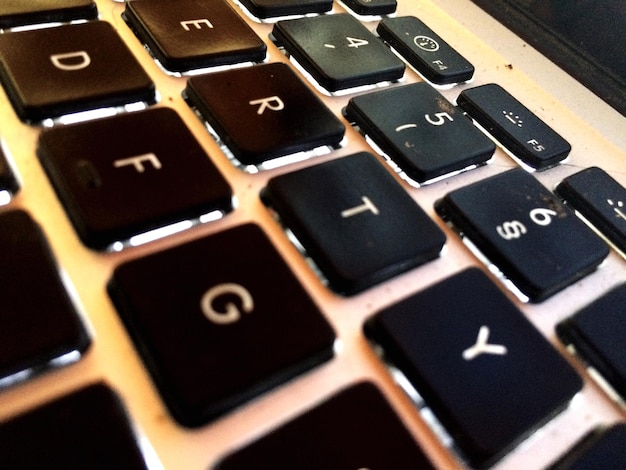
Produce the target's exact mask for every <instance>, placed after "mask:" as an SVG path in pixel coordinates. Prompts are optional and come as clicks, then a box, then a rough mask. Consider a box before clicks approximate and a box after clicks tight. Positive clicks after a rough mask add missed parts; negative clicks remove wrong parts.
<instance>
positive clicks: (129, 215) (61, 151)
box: [37, 108, 233, 250]
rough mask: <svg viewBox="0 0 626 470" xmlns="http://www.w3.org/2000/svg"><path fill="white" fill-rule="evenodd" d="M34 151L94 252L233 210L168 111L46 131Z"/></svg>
mask: <svg viewBox="0 0 626 470" xmlns="http://www.w3.org/2000/svg"><path fill="white" fill-rule="evenodd" d="M37 154H38V156H39V159H40V161H41V162H42V164H43V166H44V168H45V170H46V172H47V174H48V177H49V178H50V180H51V181H52V184H53V185H54V187H55V189H56V191H57V194H58V195H59V198H60V199H61V202H63V205H64V206H65V209H66V210H67V213H68V215H69V217H70V219H71V220H72V223H73V224H74V227H75V228H76V231H77V232H78V235H79V236H80V238H81V239H82V241H83V242H84V243H85V244H86V245H87V246H89V247H91V248H95V249H98V250H103V249H119V248H121V247H123V246H126V245H127V244H130V245H138V244H141V243H142V242H144V241H148V240H150V239H151V238H159V236H160V235H159V229H161V230H162V231H163V233H164V234H165V233H167V227H170V228H175V227H180V228H184V227H185V226H191V224H192V221H193V222H197V221H200V222H202V221H203V220H215V219H218V218H220V217H221V216H223V215H224V214H226V213H228V212H230V211H231V210H232V208H233V195H232V191H231V189H230V185H229V184H228V182H227V181H226V180H225V179H224V177H223V176H222V175H221V173H220V172H219V171H218V169H217V168H216V167H215V165H214V164H213V163H212V162H211V159H210V158H209V156H208V155H207V154H206V152H205V151H204V150H203V149H202V147H200V145H199V144H198V142H197V141H196V140H195V138H194V137H193V135H192V134H191V132H189V130H188V129H187V127H186V125H185V124H184V123H183V122H182V120H181V119H180V118H179V117H178V115H177V114H176V112H174V111H173V110H171V109H168V108H155V109H150V110H147V111H142V112H137V113H130V114H123V115H120V116H115V117H112V118H106V119H102V120H95V121H89V122H85V123H80V124H74V125H68V126H60V127H54V128H52V129H48V130H46V131H44V132H43V133H42V134H41V136H40V139H39V146H38V149H37ZM177 230H178V229H177ZM177 230H173V231H174V232H175V231H177ZM161 236H162V235H161Z"/></svg>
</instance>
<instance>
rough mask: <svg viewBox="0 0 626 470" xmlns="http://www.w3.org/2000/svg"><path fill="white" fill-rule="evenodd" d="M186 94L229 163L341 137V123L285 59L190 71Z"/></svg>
mask: <svg viewBox="0 0 626 470" xmlns="http://www.w3.org/2000/svg"><path fill="white" fill-rule="evenodd" d="M185 96H186V98H187V101H188V102H189V104H190V105H191V106H193V107H194V108H195V109H196V110H197V111H198V112H199V113H200V114H201V115H202V117H203V118H204V119H205V120H206V121H207V123H208V124H209V125H210V126H211V128H212V129H213V131H214V132H215V133H216V134H217V137H218V138H219V139H220V140H221V141H222V143H223V144H224V145H225V146H226V147H227V149H228V151H229V152H231V153H232V155H233V157H234V159H235V161H234V163H235V164H236V165H238V166H241V167H242V168H244V169H247V170H249V171H258V170H259V169H264V168H270V167H272V166H277V165H280V164H281V163H282V164H284V163H286V162H289V161H291V160H292V159H293V160H296V159H302V158H306V156H307V152H312V151H314V150H315V149H318V148H333V147H338V146H339V145H340V143H341V141H342V140H343V136H344V132H345V127H344V125H343V123H342V122H341V121H340V120H339V119H338V118H337V117H336V116H335V115H334V114H333V113H332V112H331V111H330V109H328V108H327V107H326V105H325V104H324V103H322V101H321V100H320V99H319V98H318V97H317V96H315V94H314V93H313V92H312V91H311V89H310V88H309V87H307V86H306V85H305V84H304V82H303V81H302V80H301V79H300V78H299V77H298V76H297V75H296V74H295V73H294V71H293V70H291V69H290V68H289V66H288V65H287V64H281V63H272V64H264V65H257V66H254V67H246V68H243V69H236V70H228V71H225V72H219V73H212V74H206V75H202V76H197V77H191V78H190V79H189V81H188V82H187V88H186V89H185ZM300 152H303V153H302V154H300V155H296V154H299V153H300ZM326 153H327V152H326ZM311 155H314V153H312V154H311ZM280 157H284V158H282V159H281V158H280Z"/></svg>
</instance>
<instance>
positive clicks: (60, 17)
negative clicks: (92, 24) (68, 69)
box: [0, 0, 98, 29]
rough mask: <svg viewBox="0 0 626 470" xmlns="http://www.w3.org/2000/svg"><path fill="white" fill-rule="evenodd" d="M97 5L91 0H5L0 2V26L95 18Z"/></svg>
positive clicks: (3, 27) (10, 26)
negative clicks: (25, 0)
mask: <svg viewBox="0 0 626 470" xmlns="http://www.w3.org/2000/svg"><path fill="white" fill-rule="evenodd" d="M96 18H98V7H97V5H96V3H95V2H94V1H93V0H37V1H36V2H24V1H22V0H5V1H3V2H2V4H0V28H2V29H9V28H15V27H17V26H25V25H30V24H37V23H54V22H61V23H65V22H69V21H75V20H95V19H96Z"/></svg>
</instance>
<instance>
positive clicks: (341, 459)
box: [216, 382, 434, 470]
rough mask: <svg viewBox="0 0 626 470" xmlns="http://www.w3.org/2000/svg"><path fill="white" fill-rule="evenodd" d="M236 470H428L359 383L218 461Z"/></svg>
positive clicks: (372, 390)
mask: <svg viewBox="0 0 626 470" xmlns="http://www.w3.org/2000/svg"><path fill="white" fill-rule="evenodd" d="M242 468H264V469H266V470H270V469H276V470H279V469H285V468H294V469H295V468H298V469H301V470H308V469H311V470H314V469H321V468H338V469H339V468H345V469H365V468H372V469H375V468H393V469H394V470H403V469H406V470H408V469H415V470H427V469H431V468H434V467H433V466H432V464H431V463H430V462H429V460H428V459H427V458H426V456H425V455H424V454H423V452H422V450H421V449H420V448H419V447H418V446H417V444H416V443H415V441H414V440H413V438H412V437H411V435H410V434H409V433H408V431H407V430H406V428H405V427H404V425H403V424H402V422H401V421H400V420H399V419H398V417H397V415H396V414H395V412H394V411H393V409H392V408H391V407H390V406H389V404H388V403H387V401H386V399H385V398H384V397H383V395H382V394H381V393H380V392H379V391H378V389H377V388H376V387H375V386H374V385H373V384H371V383H369V382H361V383H358V384H356V385H353V386H351V387H349V388H347V389H344V390H342V391H340V392H339V393H337V394H336V395H334V396H332V397H330V398H329V399H327V400H326V401H324V402H323V403H321V404H319V405H317V406H316V407H315V408H313V409H312V410H310V411H307V412H306V413H304V414H303V415H301V416H299V417H297V418H295V419H294V420H292V421H290V422H288V423H287V424H285V425H283V426H282V427H280V428H278V429H276V430H274V431H273V432H271V433H270V434H268V435H266V436H263V437H261V438H260V439H259V440H257V441H256V442H253V443H252V444H250V445H248V446H247V447H244V448H243V449H239V450H237V451H235V452H234V453H232V454H231V455H229V456H227V457H226V458H224V459H223V460H222V461H221V462H220V463H218V465H217V466H216V470H231V469H232V470H235V469H242Z"/></svg>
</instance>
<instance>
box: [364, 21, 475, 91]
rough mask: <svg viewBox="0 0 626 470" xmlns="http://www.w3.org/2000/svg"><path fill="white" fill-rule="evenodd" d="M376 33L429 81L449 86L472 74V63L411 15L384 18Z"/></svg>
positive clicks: (466, 78) (467, 78)
mask: <svg viewBox="0 0 626 470" xmlns="http://www.w3.org/2000/svg"><path fill="white" fill-rule="evenodd" d="M376 32H377V33H378V35H379V36H380V37H381V38H382V39H384V40H385V42H387V43H388V44H389V45H390V46H391V47H393V48H394V49H395V50H396V51H397V52H398V53H399V54H400V55H401V56H402V57H404V58H405V60H406V61H407V62H408V63H409V64H410V65H411V66H412V67H414V68H415V69H416V70H417V71H418V72H419V73H420V74H421V75H422V76H423V77H424V78H425V79H426V80H428V81H430V82H431V83H434V84H436V85H452V84H456V83H461V82H467V81H469V80H471V79H472V77H473V76H474V66H473V65H472V64H470V63H469V62H468V61H467V60H466V59H465V58H464V57H463V56H462V55H461V54H459V53H458V52H457V51H456V50H455V49H453V48H452V47H450V45H449V44H448V43H446V42H445V41H444V40H443V39H441V38H440V37H439V36H437V34H435V32H434V31H433V30H431V29H430V28H429V27H428V26H426V25H425V24H424V23H423V22H422V21H420V20H419V19H417V18H415V17H414V16H405V17H399V18H385V19H384V20H382V21H381V22H380V23H379V24H378V28H377V29H376Z"/></svg>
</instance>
